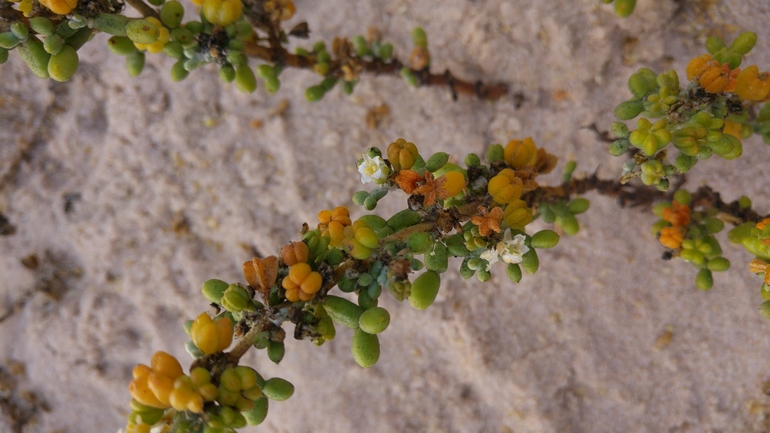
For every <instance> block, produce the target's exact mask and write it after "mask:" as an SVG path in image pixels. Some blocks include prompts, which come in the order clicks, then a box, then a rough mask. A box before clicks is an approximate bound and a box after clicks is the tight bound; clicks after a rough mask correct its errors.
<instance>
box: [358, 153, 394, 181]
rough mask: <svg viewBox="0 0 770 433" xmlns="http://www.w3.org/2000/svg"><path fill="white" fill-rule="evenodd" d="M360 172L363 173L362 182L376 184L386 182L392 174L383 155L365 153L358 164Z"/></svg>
mask: <svg viewBox="0 0 770 433" xmlns="http://www.w3.org/2000/svg"><path fill="white" fill-rule="evenodd" d="M358 172H359V173H361V183H367V182H374V183H376V184H382V183H385V181H387V180H388V176H390V168H389V167H388V165H387V164H385V160H383V159H382V157H379V156H375V157H374V158H372V157H371V156H369V155H367V154H364V160H363V161H361V164H359V165H358Z"/></svg>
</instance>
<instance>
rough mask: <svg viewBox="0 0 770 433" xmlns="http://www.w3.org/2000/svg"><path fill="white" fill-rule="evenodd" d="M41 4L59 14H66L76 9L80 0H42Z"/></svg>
mask: <svg viewBox="0 0 770 433" xmlns="http://www.w3.org/2000/svg"><path fill="white" fill-rule="evenodd" d="M40 4H41V5H43V6H45V7H46V8H48V9H50V10H51V12H53V13H55V14H59V15H66V14H68V13H70V12H71V11H72V9H75V6H77V5H78V0H40Z"/></svg>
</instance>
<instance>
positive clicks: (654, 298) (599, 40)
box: [0, 0, 770, 433]
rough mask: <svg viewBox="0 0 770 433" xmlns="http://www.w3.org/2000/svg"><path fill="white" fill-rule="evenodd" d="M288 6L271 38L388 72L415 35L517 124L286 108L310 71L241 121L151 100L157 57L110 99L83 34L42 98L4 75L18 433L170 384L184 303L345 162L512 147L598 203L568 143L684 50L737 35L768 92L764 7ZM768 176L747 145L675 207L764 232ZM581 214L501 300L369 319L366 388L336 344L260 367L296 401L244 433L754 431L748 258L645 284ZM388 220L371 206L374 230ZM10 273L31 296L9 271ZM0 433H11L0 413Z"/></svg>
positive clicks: (632, 253) (288, 231)
mask: <svg viewBox="0 0 770 433" xmlns="http://www.w3.org/2000/svg"><path fill="white" fill-rule="evenodd" d="M296 5H297V11H298V12H297V15H296V16H295V18H294V19H293V20H292V22H299V21H301V20H307V21H308V22H309V24H310V28H311V30H312V34H311V37H312V40H313V41H315V40H318V39H324V40H326V41H327V43H329V42H330V41H331V39H332V38H333V37H334V36H335V35H341V36H354V35H357V34H361V33H364V32H365V31H366V29H367V28H368V27H369V26H377V27H378V28H379V29H380V30H381V32H382V35H383V36H384V38H385V39H386V40H389V41H392V42H393V44H394V46H395V47H396V53H397V55H399V56H401V57H405V56H408V53H409V50H410V46H411V41H410V37H409V35H410V32H411V29H412V28H413V27H414V26H417V25H419V26H422V27H424V28H425V30H426V32H427V34H428V38H429V44H430V48H431V54H432V58H433V70H434V71H443V70H444V69H446V68H449V69H450V70H451V71H452V72H453V73H454V74H456V75H457V76H459V77H462V78H464V79H468V80H483V81H484V82H496V81H500V82H505V83H508V84H509V85H510V87H511V89H512V93H521V94H523V96H524V101H523V103H522V104H521V105H520V106H517V105H516V103H515V98H514V97H513V96H508V97H505V98H503V99H502V100H500V101H497V102H483V101H481V102H480V101H476V100H472V99H469V98H466V97H461V98H460V100H459V101H457V102H452V101H451V98H450V95H449V92H448V91H446V89H438V88H419V89H413V88H410V87H407V86H406V85H405V84H404V83H403V82H402V81H401V80H400V79H398V78H391V77H377V78H375V77H371V76H367V77H365V78H364V79H363V80H362V81H361V83H360V84H359V86H358V87H357V88H356V91H355V93H354V95H353V97H352V98H349V97H346V96H344V95H343V94H342V93H341V91H340V90H339V89H335V90H334V91H333V92H331V93H330V94H329V95H327V97H326V98H325V99H324V100H323V101H322V102H319V103H316V104H310V103H308V102H306V101H305V100H304V95H303V94H304V89H305V88H306V87H307V86H309V85H312V84H315V83H317V82H318V81H319V79H318V78H317V77H316V76H315V75H313V74H312V73H309V72H299V71H296V70H287V71H286V72H285V73H284V74H283V75H282V77H281V78H282V89H281V91H280V92H279V93H278V95H276V96H269V95H267V94H266V93H265V92H264V90H262V89H261V88H260V89H259V90H258V91H257V92H256V93H255V94H253V95H243V94H240V93H239V92H237V91H236V90H235V89H234V88H233V87H232V86H229V85H224V84H222V83H221V82H220V81H219V79H218V78H217V75H216V71H215V70H213V69H207V70H203V71H196V72H194V73H193V74H191V76H190V77H189V78H188V79H187V80H186V81H184V82H183V83H179V84H175V83H172V81H171V79H170V77H169V73H168V70H169V68H170V67H171V65H172V61H171V60H170V59H166V58H161V56H149V57H148V62H147V67H146V70H145V72H144V73H143V74H142V76H141V77H140V78H138V79H131V78H130V77H129V76H128V74H127V73H126V72H125V69H124V67H123V60H122V59H120V58H117V57H116V56H114V55H112V54H111V53H109V52H108V50H107V49H106V46H105V41H106V39H107V37H106V36H104V35H98V36H96V42H95V43H91V44H88V45H87V46H86V47H85V48H84V49H83V50H82V51H81V53H82V54H81V66H80V70H79V71H78V73H77V74H76V75H75V77H74V78H73V79H72V80H71V81H70V82H68V83H65V84H59V83H54V82H50V81H42V80H39V79H37V78H35V77H33V75H32V74H31V73H30V72H29V71H28V70H27V69H26V67H25V66H24V65H23V64H22V63H21V61H20V59H19V57H18V55H17V54H15V53H12V54H11V59H10V61H9V62H8V63H6V64H5V65H3V66H0V125H1V127H0V181H1V182H2V184H0V211H1V212H2V213H3V214H5V215H6V216H7V217H8V218H9V219H10V221H11V222H12V223H13V224H14V225H15V226H16V227H17V229H18V230H17V233H16V234H15V235H13V236H7V237H2V238H0V269H1V271H0V275H2V284H0V313H2V316H3V317H5V319H4V320H3V321H2V322H1V323H0V363H2V365H3V366H4V369H5V370H9V369H10V368H11V367H12V366H14V365H16V366H18V365H23V366H24V372H25V373H24V374H17V375H16V376H15V381H16V382H17V385H18V386H17V390H16V391H15V393H14V394H13V398H14V399H17V400H19V401H23V398H22V394H23V393H24V392H25V391H30V392H33V393H34V394H35V395H37V396H38V397H39V398H40V400H42V401H43V402H45V404H44V405H43V406H44V408H45V410H43V406H40V409H39V410H38V412H37V413H36V415H35V417H34V419H33V420H32V421H30V422H29V423H27V425H26V426H25V427H24V429H23V431H24V432H68V433H75V432H115V431H117V430H118V429H119V428H121V427H122V426H123V425H124V423H125V416H126V414H127V403H128V400H129V395H128V391H127V384H128V381H129V379H130V375H131V368H132V367H133V366H134V365H135V364H137V363H140V362H141V363H146V362H148V360H149V359H150V356H151V354H152V353H153V352H154V351H156V350H166V351H169V352H171V353H172V354H174V355H176V356H177V357H179V358H180V359H184V360H189V357H188V355H187V354H186V353H185V352H184V348H183V344H184V342H185V341H186V336H185V334H184V332H183V329H182V322H183V321H185V320H187V319H190V318H192V317H194V316H195V315H196V314H197V313H198V312H200V311H202V310H204V309H205V308H206V303H205V302H204V300H203V298H202V297H201V296H200V295H199V290H200V285H201V283H202V282H203V281H204V280H206V279H208V278H213V277H217V278H221V279H225V280H229V281H236V280H240V279H241V276H240V264H241V263H242V262H243V261H244V260H246V259H248V258H250V257H252V249H256V250H257V251H259V252H261V253H262V254H270V253H274V252H276V251H277V249H278V247H280V245H282V243H283V242H285V241H288V240H290V239H296V237H297V232H298V231H299V229H300V226H301V224H302V223H303V222H309V223H311V224H312V223H314V221H315V216H316V213H317V212H318V211H319V210H321V209H327V208H331V207H334V206H337V205H340V204H348V203H349V200H350V197H351V195H352V194H353V193H354V192H355V191H357V190H358V189H360V188H361V185H360V183H359V180H358V179H359V177H358V174H357V172H356V170H355V166H354V161H355V160H356V159H357V158H358V155H359V154H360V153H361V152H363V151H364V150H365V149H366V148H367V147H369V146H380V147H381V148H384V147H385V146H387V144H388V143H390V142H391V141H392V140H394V139H395V138H398V137H404V138H407V139H408V140H410V141H413V142H415V143H417V144H418V146H419V147H420V149H421V150H422V152H423V154H425V155H429V154H431V153H433V152H435V151H438V150H444V151H447V152H449V153H451V154H452V155H455V156H456V157H457V158H460V160H461V158H462V157H464V155H465V154H466V153H468V152H478V153H482V154H483V152H484V151H485V149H486V146H488V145H489V144H490V143H493V142H502V143H505V142H507V141H508V140H510V139H512V138H516V137H519V138H524V137H526V136H532V137H533V138H534V139H535V142H536V143H537V144H538V145H540V146H543V147H546V148H547V149H548V150H549V151H550V152H552V153H554V154H556V155H558V156H560V157H561V160H560V165H559V167H558V169H557V171H559V170H560V169H561V167H562V166H563V165H562V164H563V163H564V162H565V161H567V160H568V159H570V158H574V159H575V160H576V161H577V162H578V172H579V173H580V172H593V171H594V170H597V169H598V172H599V174H600V175H601V176H603V177H615V176H618V173H619V171H620V166H621V164H622V162H623V161H624V160H623V159H622V158H613V157H611V156H610V155H609V154H608V153H607V152H606V145H605V144H603V143H601V142H600V141H599V140H598V137H597V135H596V134H595V133H594V132H592V131H591V130H590V129H589V125H591V124H592V123H595V124H596V125H597V126H598V127H599V129H601V130H606V129H607V128H608V127H609V124H610V123H611V122H612V120H613V115H612V111H613V109H614V106H615V105H616V104H617V103H619V102H621V101H623V100H625V99H627V98H628V97H629V92H628V90H627V89H626V80H627V78H628V76H629V75H630V74H631V73H633V72H634V71H635V70H636V69H638V68H640V67H651V68H653V69H655V70H658V71H660V70H662V69H663V68H666V69H668V68H675V69H677V71H680V76H681V77H683V75H684V74H683V72H682V71H683V70H684V67H685V65H686V63H687V61H688V60H689V59H690V58H692V57H694V56H695V55H698V54H700V53H702V52H703V51H704V50H703V48H702V47H703V42H704V40H705V37H706V36H707V35H709V34H712V33H713V34H717V35H722V36H726V37H728V38H729V39H732V38H733V37H734V36H735V35H736V34H737V32H738V31H740V30H753V31H756V32H757V33H758V36H759V43H758V44H757V47H756V48H755V50H754V53H753V54H752V56H751V58H750V61H751V62H752V63H756V64H758V65H759V66H760V69H768V68H770V29H768V26H767V22H768V20H770V4H769V3H768V2H767V1H766V0H725V1H716V0H714V1H667V0H639V2H638V5H637V10H636V12H635V13H634V14H633V15H632V16H631V17H630V18H628V19H625V20H622V19H619V18H617V17H616V16H615V15H614V14H613V13H612V11H611V7H610V6H606V5H603V4H601V3H600V2H599V1H598V0H570V1H566V0H562V1H528V0H493V1H462V0H446V1H441V2H436V1H405V0H388V1H357V2H346V1H328V2H317V1H311V0H299V1H297V2H296ZM302 45H304V46H309V43H308V42H303V43H302ZM260 86H261V84H260ZM284 98H285V99H286V100H287V101H288V108H287V109H286V110H285V111H284V112H283V113H282V114H271V112H272V110H274V109H275V108H276V107H277V106H279V105H280V104H281V101H282V100H283V99H284ZM383 103H384V104H387V105H388V106H389V107H390V109H391V115H390V116H389V117H388V118H387V120H386V122H385V123H384V124H383V125H382V126H380V127H379V128H378V129H375V130H372V129H368V128H367V127H366V125H365V121H364V119H365V115H366V112H367V110H369V109H371V108H373V107H375V106H377V105H380V104H383ZM255 119H258V120H260V121H261V122H262V123H263V126H262V128H261V129H254V128H252V127H250V122H252V121H254V120H255ZM212 123H213V126H211V124H212ZM207 125H208V126H207ZM769 152H770V149H768V147H767V146H766V145H764V144H762V142H761V140H759V139H757V138H754V139H751V140H749V141H747V142H746V143H745V154H744V156H743V157H741V158H740V159H738V160H737V161H734V162H731V163H723V162H722V161H721V160H718V159H717V158H714V159H713V160H710V161H707V162H705V163H701V164H699V165H698V166H697V167H696V169H695V170H694V171H693V174H692V175H691V176H690V177H689V182H688V186H689V187H691V188H696V187H697V186H698V185H701V184H702V183H705V182H708V183H709V184H710V185H711V186H713V187H714V188H715V189H717V190H718V191H720V192H722V194H723V197H725V198H726V199H728V200H732V199H735V198H737V197H738V196H739V195H741V194H748V195H749V196H751V197H752V198H753V199H754V203H755V204H756V206H757V209H759V210H760V212H767V211H768V209H770V199H769V198H768V195H767V189H766V185H767V184H768V182H770V178H769V175H768V174H767V173H768V172H767V170H766V167H765V164H766V161H767V158H768V153H769ZM558 180H559V175H558V174H552V175H549V176H548V177H546V178H544V181H543V182H544V183H552V184H553V183H556V182H558ZM588 198H590V199H591V202H592V208H591V210H590V211H589V212H588V213H587V214H585V215H582V216H581V217H580V222H581V224H582V226H583V228H582V230H581V231H580V233H579V234H578V235H577V236H575V237H569V238H564V239H563V240H562V241H561V244H560V245H559V246H558V247H557V248H555V249H553V250H550V251H548V252H544V253H542V254H541V270H540V272H538V273H537V274H536V275H535V276H531V277H530V276H526V277H525V278H524V280H523V281H522V283H520V284H512V283H510V282H509V281H508V280H507V278H506V277H505V274H504V271H503V267H502V266H501V265H498V266H500V267H498V268H495V269H494V276H493V278H492V281H491V282H490V283H488V284H479V283H477V282H475V281H463V280H462V279H461V278H460V277H459V276H458V274H457V273H456V271H450V272H449V273H448V274H447V276H446V277H445V278H444V280H443V287H442V290H441V292H440V294H439V297H438V300H437V301H436V303H435V305H433V306H432V307H431V308H430V309H428V310H426V311H424V312H418V311H415V310H413V309H411V308H410V307H408V306H407V305H406V304H398V303H397V302H396V301H394V300H393V299H392V298H389V297H388V296H383V298H382V301H381V302H382V304H381V305H383V306H385V307H387V308H388V309H389V310H390V311H391V314H392V318H393V322H392V325H391V327H390V329H389V330H388V331H386V332H385V333H384V334H382V336H381V341H382V357H381V359H380V362H379V363H378V364H377V365H376V366H375V367H373V368H371V369H369V370H364V369H361V368H359V367H358V366H357V365H355V363H354V362H353V360H352V358H351V355H350V352H349V346H350V343H349V341H350V337H351V335H352V332H350V331H349V330H347V329H340V330H339V333H338V337H337V339H336V340H335V341H333V342H331V343H329V344H326V345H324V346H323V347H321V348H317V347H315V346H313V345H312V344H309V343H307V342H297V341H293V340H292V341H289V342H288V344H287V354H286V358H285V359H284V361H283V362H282V363H281V365H280V366H275V365H273V364H272V363H270V362H269V361H268V360H267V359H266V357H265V356H264V354H263V353H259V354H258V356H256V355H254V354H251V355H249V356H248V357H247V361H248V363H250V365H253V366H255V367H257V368H258V369H259V370H260V371H262V372H263V373H264V374H265V375H266V376H274V375H277V376H281V377H284V378H287V379H289V380H291V381H292V382H293V383H294V384H295V385H296V387H297V391H296V393H295V396H294V397H292V398H291V399H290V400H289V401H287V402H283V403H275V404H271V409H270V414H269V416H268V419H267V421H266V422H265V424H264V425H263V426H261V427H259V428H254V429H250V430H248V429H247V430H246V431H264V432H296V433H299V432H517V433H518V432H523V433H526V432H533V433H534V432H559V433H563V432H576V433H577V432H596V433H603V432H649V433H657V432H762V431H767V429H768V426H767V423H768V421H767V417H768V415H767V414H768V410H770V398H768V397H766V396H765V395H764V394H763V392H762V388H763V383H764V382H765V380H767V379H768V377H770V365H768V358H769V357H768V355H770V341H768V339H767V335H768V331H770V322H768V321H767V320H765V319H763V318H762V317H761V316H760V315H759V314H758V312H757V306H758V305H759V303H760V302H761V299H760V295H759V290H758V289H759V284H760V281H759V279H757V278H756V277H754V276H753V275H751V274H749V273H748V272H747V271H746V265H745V263H746V262H747V261H748V259H749V257H748V254H747V253H746V252H745V251H742V250H740V249H739V248H736V247H734V246H731V245H729V244H727V242H726V241H725V244H724V245H725V255H726V257H728V258H729V259H730V260H731V261H732V262H733V264H734V266H733V269H731V270H730V271H728V272H726V273H724V274H719V275H717V276H716V278H715V280H716V283H715V287H714V289H713V290H711V291H710V292H707V293H704V292H701V291H699V290H698V289H696V288H695V285H694V275H695V272H694V270H693V268H692V267H691V266H689V265H688V264H686V263H684V262H682V261H677V260H674V261H663V260H661V259H660V255H661V252H662V249H661V247H660V246H659V245H658V244H657V242H656V241H655V240H654V239H652V238H651V237H650V236H649V229H648V227H649V225H650V224H652V223H653V222H654V216H653V215H652V214H651V213H649V212H648V211H638V210H634V209H622V208H620V207H619V206H618V205H617V204H616V203H614V202H613V201H612V200H611V199H608V198H604V197H601V196H598V195H595V194H590V195H589V196H588ZM67 203H69V205H67ZM403 205H404V201H403V199H402V198H396V197H395V196H394V197H392V198H391V197H389V198H387V199H386V200H385V201H384V202H383V203H382V204H381V206H380V207H379V208H378V211H379V212H381V213H383V214H385V213H392V212H394V211H396V210H399V209H400V208H402V207H403ZM358 212H359V214H360V211H358ZM533 227H534V228H542V227H545V225H544V224H543V223H542V222H537V223H535V224H533ZM30 254H36V255H37V256H38V258H39V259H40V266H39V268H38V269H37V270H35V271H31V270H29V269H27V268H25V267H24V266H23V265H22V263H21V259H22V258H24V257H26V256H29V255H30ZM454 265H458V263H454ZM6 316H7V317H6ZM666 336H670V337H671V339H670V342H669V344H666ZM656 342H657V343H656ZM185 362H187V361H185ZM19 363H20V364H19ZM16 371H17V373H18V369H17V370H16ZM22 404H23V405H29V403H28V402H22ZM25 407H26V406H25ZM0 430H2V431H11V426H10V424H8V419H7V418H6V417H5V416H4V415H3V416H2V417H0Z"/></svg>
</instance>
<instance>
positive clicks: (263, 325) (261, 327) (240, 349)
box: [228, 315, 270, 363]
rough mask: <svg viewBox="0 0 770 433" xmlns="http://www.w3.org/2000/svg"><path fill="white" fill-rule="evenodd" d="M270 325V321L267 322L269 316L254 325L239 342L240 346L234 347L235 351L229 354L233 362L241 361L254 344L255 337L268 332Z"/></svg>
mask: <svg viewBox="0 0 770 433" xmlns="http://www.w3.org/2000/svg"><path fill="white" fill-rule="evenodd" d="M269 325H270V321H268V320H267V315H264V316H262V317H261V318H260V319H259V320H258V321H257V322H256V323H254V324H253V325H252V327H251V329H249V331H248V332H247V333H245V334H244V335H243V337H241V339H240V340H238V344H236V345H235V347H233V350H231V351H230V353H229V354H228V355H229V356H230V358H231V359H232V360H233V362H235V363H237V362H238V360H239V359H241V357H242V356H243V355H245V354H246V352H247V351H248V350H249V348H250V347H251V345H252V344H254V337H256V336H257V334H259V333H260V332H264V331H266V330H267V328H268V326H269Z"/></svg>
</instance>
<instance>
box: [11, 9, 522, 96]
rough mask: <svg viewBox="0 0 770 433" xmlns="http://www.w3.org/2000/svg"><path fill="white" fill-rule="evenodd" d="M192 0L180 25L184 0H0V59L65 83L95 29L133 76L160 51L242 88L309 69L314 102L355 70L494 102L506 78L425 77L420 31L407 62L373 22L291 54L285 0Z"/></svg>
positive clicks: (274, 84) (302, 33)
mask: <svg viewBox="0 0 770 433" xmlns="http://www.w3.org/2000/svg"><path fill="white" fill-rule="evenodd" d="M191 1H192V3H193V4H195V5H196V6H199V7H200V13H199V16H198V17H196V18H197V19H191V20H188V21H186V22H184V6H183V5H182V3H180V2H179V1H177V0H168V1H166V0H150V3H151V4H152V5H153V6H154V7H153V6H150V5H148V4H146V3H144V2H143V1H142V0H129V1H128V3H129V4H130V5H131V6H133V7H134V8H136V9H137V10H139V12H141V13H142V15H143V16H144V17H143V18H129V17H127V16H126V15H123V14H122V13H121V12H122V9H123V7H124V3H123V2H122V1H119V0H105V1H99V2H96V1H94V2H85V1H80V2H79V1H78V0H39V1H38V0H21V1H20V2H13V1H12V0H0V64H2V63H4V62H5V61H6V60H7V59H8V52H9V50H13V49H16V51H18V52H19V54H20V55H21V57H22V59H23V60H24V62H25V63H26V64H27V65H28V66H29V68H30V70H31V71H32V72H33V73H34V74H35V75H37V76H38V77H40V78H52V79H54V80H57V81H67V80H69V79H70V78H71V77H72V76H73V75H74V74H75V72H76V71H77V68H78V65H79V57H78V54H77V51H78V50H79V49H80V48H81V47H82V46H83V45H85V44H86V43H87V42H88V41H90V40H91V39H92V37H93V35H94V34H95V33H98V32H103V33H107V34H110V35H112V37H111V38H110V39H109V40H108V42H107V45H108V47H109V49H110V50H111V51H112V52H113V53H115V54H117V55H120V56H124V57H125V59H126V67H127V69H128V72H129V74H130V75H132V76H138V75H140V74H141V73H142V71H143V69H144V64H145V60H146V55H147V53H150V54H165V55H166V56H167V57H170V58H171V59H173V60H174V61H175V62H174V64H173V66H172V67H171V78H172V79H173V80H174V81H182V80H184V79H185V78H187V76H188V75H189V74H190V72H191V71H193V70H195V69H198V68H200V67H202V66H204V65H208V64H215V65H217V66H218V67H219V77H220V78H221V80H222V81H223V82H226V83H233V84H234V85H235V87H236V88H237V89H239V90H240V91H242V92H244V93H252V92H254V91H255V90H256V89H257V78H260V79H262V80H263V81H264V88H265V90H266V91H267V92H268V93H270V94H274V93H276V92H277V91H278V90H279V89H280V86H281V82H280V74H281V72H282V71H283V70H284V69H285V68H286V67H295V68H306V69H312V70H313V71H315V72H316V73H317V74H318V75H320V76H321V77H322V81H321V82H320V83H319V84H316V85H312V86H310V87H308V89H307V91H306V92H305V96H306V97H307V99H308V100H309V101H311V102H313V101H318V100H320V99H322V98H323V96H324V95H325V94H326V93H327V92H329V91H330V90H331V89H332V88H334V87H335V85H336V84H337V83H338V82H341V83H342V88H343V91H344V92H345V93H346V94H350V93H352V92H353V89H354V87H355V85H356V83H357V82H358V81H359V74H361V73H362V72H374V73H377V74H381V73H394V74H398V73H400V74H401V75H402V76H403V77H404V79H405V80H406V82H407V83H408V84H410V85H413V86H418V85H423V84H427V85H446V86H449V88H450V90H451V91H452V95H453V97H456V93H457V92H458V91H460V92H463V93H467V94H470V95H475V96H478V97H486V98H490V99H496V98H498V97H500V96H502V95H503V94H505V93H506V92H507V88H506V87H505V86H504V85H493V86H483V85H481V84H475V83H474V84H471V83H467V82H463V81H462V80H458V79H456V78H454V77H452V76H451V74H449V73H448V72H446V73H445V74H443V75H432V74H430V72H429V66H430V53H429V52H428V46H427V37H426V35H425V32H424V31H423V30H422V29H421V28H416V29H415V30H414V32H413V35H412V36H413V40H414V44H415V48H414V50H413V51H412V53H411V55H410V57H409V66H407V65H404V64H402V63H401V62H399V61H398V59H395V58H394V57H393V45H392V44H390V43H387V42H383V41H382V40H381V39H382V38H381V36H380V35H379V33H378V32H377V31H376V30H374V29H371V30H370V32H369V34H368V36H367V37H366V38H364V37H363V36H356V37H355V38H353V40H352V41H348V40H347V39H345V38H335V39H334V41H333V42H332V44H331V49H330V50H327V46H326V44H325V43H324V42H323V41H318V42H316V43H315V44H313V46H312V50H308V49H305V48H302V47H298V48H296V52H295V54H292V53H289V52H288V51H287V50H286V48H285V45H286V44H287V43H288V39H289V37H296V38H308V37H309V33H310V30H309V28H308V26H307V23H304V22H302V23H299V24H297V25H296V26H294V27H293V28H291V29H288V30H284V29H283V28H282V23H283V22H284V21H286V20H289V19H290V18H292V17H293V16H294V14H295V11H296V9H295V6H294V3H293V2H292V1H291V0H191ZM41 38H42V40H41ZM250 58H257V59H259V60H260V62H259V64H258V65H257V66H256V67H255V68H254V67H252V66H251V65H249V59H250Z"/></svg>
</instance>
